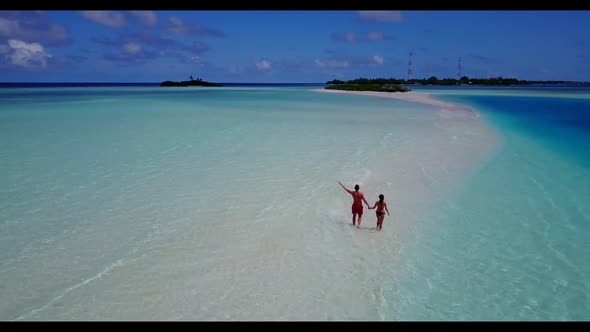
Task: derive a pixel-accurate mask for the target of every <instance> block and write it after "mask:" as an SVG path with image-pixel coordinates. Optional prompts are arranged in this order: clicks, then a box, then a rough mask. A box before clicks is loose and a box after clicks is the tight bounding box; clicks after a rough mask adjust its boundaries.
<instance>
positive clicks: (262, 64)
mask: <svg viewBox="0 0 590 332" xmlns="http://www.w3.org/2000/svg"><path fill="white" fill-rule="evenodd" d="M256 68H258V70H270V69H272V63H271V62H270V61H268V60H262V61H258V62H256Z"/></svg>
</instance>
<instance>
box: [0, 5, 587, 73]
mask: <svg viewBox="0 0 590 332" xmlns="http://www.w3.org/2000/svg"><path fill="white" fill-rule="evenodd" d="M588 31H590V11H243V10H242V11H0V82H161V81H165V80H173V81H179V80H187V79H189V76H191V75H192V76H193V77H194V78H195V79H196V78H202V79H203V80H206V81H213V82H222V83H231V82H236V83H246V82H252V83H263V82H267V83H323V82H325V81H327V80H332V79H344V80H346V79H355V78H359V77H368V78H377V77H387V78H389V77H395V78H407V77H408V62H409V54H410V52H412V67H413V75H412V76H413V78H429V77H431V76H436V77H438V78H443V77H449V78H456V77H457V75H458V72H459V68H458V65H459V59H461V75H462V76H468V77H475V78H487V77H498V76H501V77H515V78H518V79H526V80H568V81H590V34H589V33H588Z"/></svg>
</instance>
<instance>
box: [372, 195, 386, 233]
mask: <svg viewBox="0 0 590 332" xmlns="http://www.w3.org/2000/svg"><path fill="white" fill-rule="evenodd" d="M384 198H385V197H384V196H383V194H381V195H379V200H378V201H377V202H375V205H373V207H370V208H369V209H374V208H377V211H375V214H376V215H377V230H378V231H380V230H381V228H382V227H383V219H385V212H384V210H385V211H387V215H388V216H389V215H390V214H389V210H388V209H387V203H385V201H383V199H384Z"/></svg>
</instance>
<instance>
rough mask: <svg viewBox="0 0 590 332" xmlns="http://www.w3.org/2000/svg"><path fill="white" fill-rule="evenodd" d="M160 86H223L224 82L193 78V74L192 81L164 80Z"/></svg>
mask: <svg viewBox="0 0 590 332" xmlns="http://www.w3.org/2000/svg"><path fill="white" fill-rule="evenodd" d="M160 86H223V84H219V83H211V82H207V81H203V80H202V79H200V78H197V79H196V80H195V79H193V76H192V75H191V76H190V81H180V82H174V81H164V82H162V83H160Z"/></svg>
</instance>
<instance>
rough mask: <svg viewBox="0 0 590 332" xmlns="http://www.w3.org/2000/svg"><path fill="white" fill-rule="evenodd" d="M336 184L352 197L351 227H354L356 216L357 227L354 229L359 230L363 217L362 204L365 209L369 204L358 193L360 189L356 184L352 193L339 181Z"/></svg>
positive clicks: (362, 195) (363, 196)
mask: <svg viewBox="0 0 590 332" xmlns="http://www.w3.org/2000/svg"><path fill="white" fill-rule="evenodd" d="M338 184H340V185H341V186H342V188H344V190H346V191H347V192H348V193H349V194H351V195H352V225H353V226H354V225H356V215H357V214H358V216H359V223H358V225H356V228H361V218H362V217H363V203H362V202H365V204H366V205H367V208H369V202H367V200H366V199H365V195H364V194H363V193H362V192H360V191H359V188H360V187H359V185H358V184H357V185H355V186H354V191H352V190H350V189H348V188H346V187H345V186H344V185H343V184H342V182H340V181H338Z"/></svg>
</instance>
